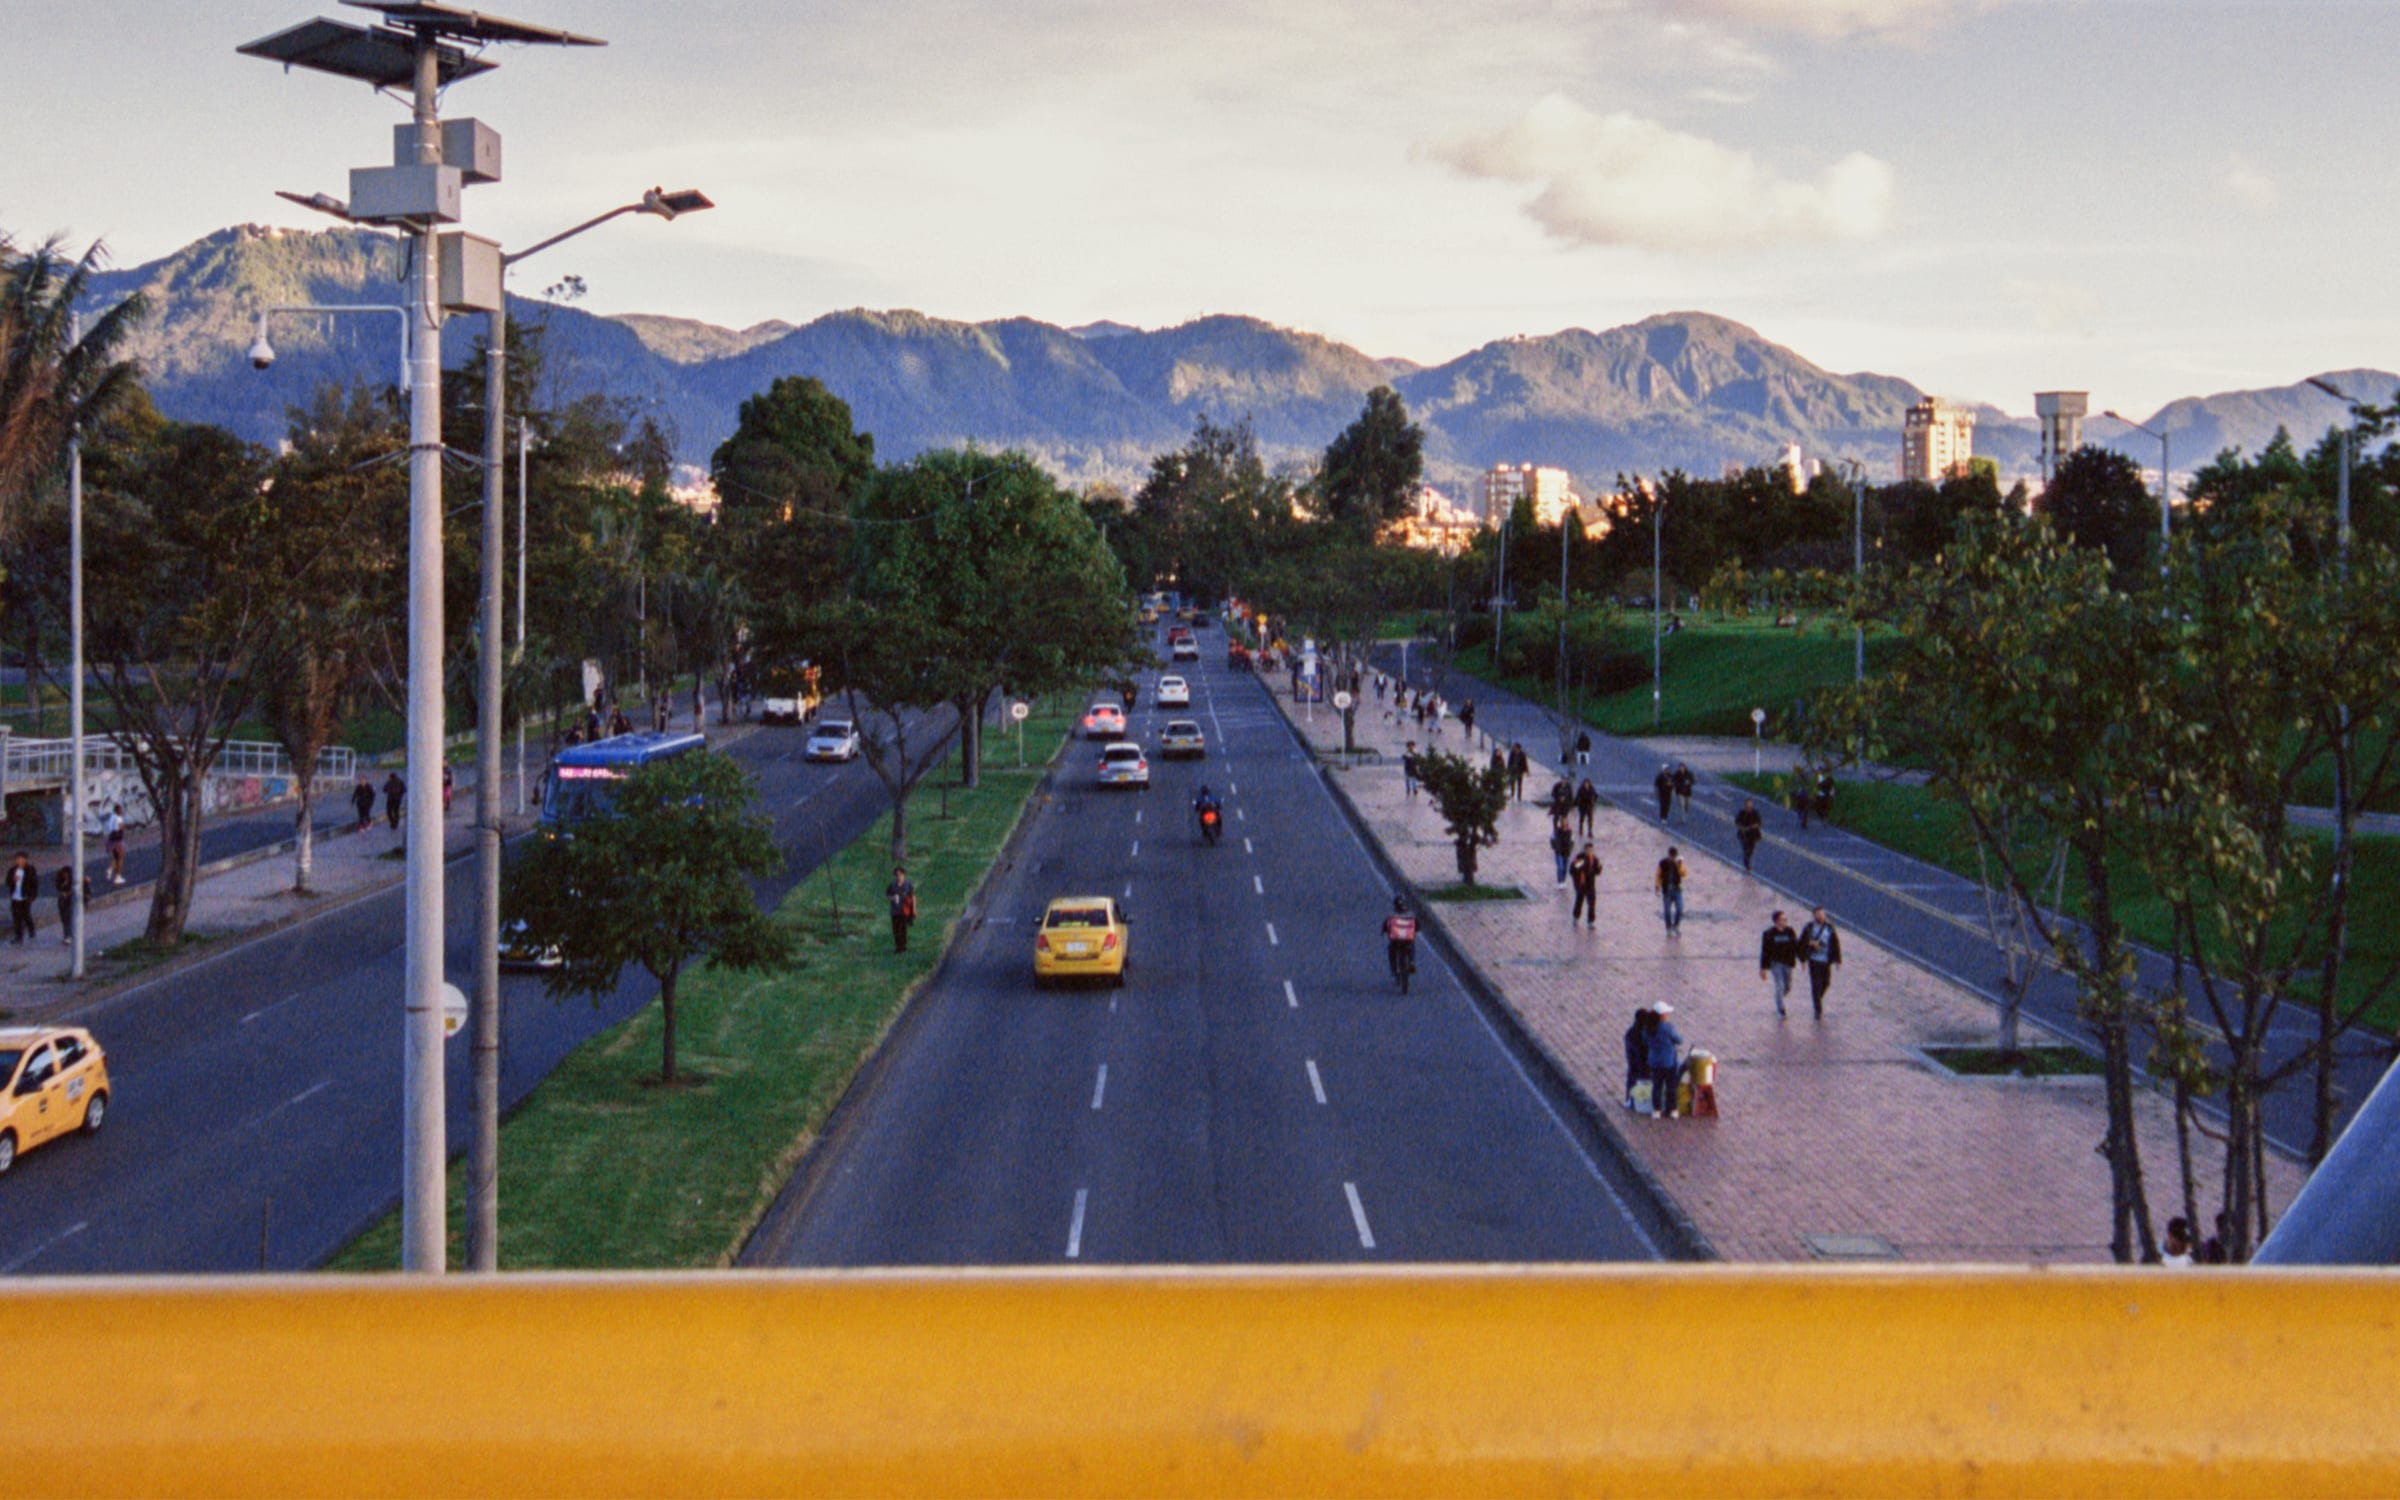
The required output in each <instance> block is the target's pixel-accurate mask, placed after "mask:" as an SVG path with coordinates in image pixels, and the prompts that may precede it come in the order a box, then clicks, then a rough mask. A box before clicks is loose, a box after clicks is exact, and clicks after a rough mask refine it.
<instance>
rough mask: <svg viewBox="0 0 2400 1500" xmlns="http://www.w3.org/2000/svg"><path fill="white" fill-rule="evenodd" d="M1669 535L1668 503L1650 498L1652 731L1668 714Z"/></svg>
mask: <svg viewBox="0 0 2400 1500" xmlns="http://www.w3.org/2000/svg"><path fill="white" fill-rule="evenodd" d="M1666 533H1667V502H1666V501H1665V500H1663V499H1661V498H1660V497H1659V496H1658V495H1656V494H1655V493H1654V494H1652V495H1651V496H1650V727H1651V728H1652V729H1656V728H1657V727H1658V726H1659V720H1660V716H1661V715H1662V714H1664V713H1665V712H1666V704H1665V698H1664V695H1663V689H1664V687H1665V685H1666V660H1667V658H1666V648H1665V645H1664V644H1663V643H1664V642H1665V640H1666V632H1665V626H1666V619H1665V616H1666V597H1665V590H1666V583H1665V578H1666V572H1665V567H1664V564H1665V560H1666V540H1665V538H1666Z"/></svg>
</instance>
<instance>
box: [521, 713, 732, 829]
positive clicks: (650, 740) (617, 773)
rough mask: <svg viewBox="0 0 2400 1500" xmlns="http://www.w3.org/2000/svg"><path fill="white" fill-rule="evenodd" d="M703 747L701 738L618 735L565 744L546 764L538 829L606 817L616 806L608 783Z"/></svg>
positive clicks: (704, 742) (703, 743)
mask: <svg viewBox="0 0 2400 1500" xmlns="http://www.w3.org/2000/svg"><path fill="white" fill-rule="evenodd" d="M707 748H708V740H707V738H706V737H705V736H703V735H698V734H693V733H691V732H689V731H686V732H684V733H682V734H655V733H650V732H648V731H645V732H643V733H641V734H620V735H618V736H616V737H615V738H614V739H606V740H594V741H593V742H592V743H590V744H588V745H569V746H568V747H567V748H566V749H564V750H561V751H559V752H558V759H556V760H554V761H552V762H551V763H550V777H549V785H548V786H547V787H545V788H544V789H543V791H542V826H543V827H544V828H547V829H550V830H553V831H555V830H558V829H562V828H571V827H573V826H574V825H575V824H577V823H581V822H583V821H584V820H586V819H587V818H594V817H602V816H605V815H606V814H607V813H608V811H609V809H610V808H611V807H612V806H613V805H614V804H615V794H614V793H613V791H612V790H611V788H610V783H612V782H616V781H622V780H623V779H624V778H625V776H626V775H627V774H628V773H629V772H631V771H632V770H633V769H634V767H636V766H647V765H652V764H655V763H656V762H658V761H662V760H673V759H674V758H675V757H677V756H679V755H690V754H692V753H694V752H696V751H700V750H705V749H707Z"/></svg>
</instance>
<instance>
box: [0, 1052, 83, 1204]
mask: <svg viewBox="0 0 2400 1500" xmlns="http://www.w3.org/2000/svg"><path fill="white" fill-rule="evenodd" d="M107 1118H108V1059H107V1058H106V1057H104V1056H102V1055H101V1052H100V1044H99V1042H97V1041H95V1040H93V1038H92V1034H91V1033H90V1032H88V1031H85V1030H83V1029H82V1028H80V1027H75V1026H11V1027H0V1172H5V1171H7V1170H8V1169H9V1168H10V1167H13V1166H15V1165H16V1163H17V1153H19V1152H21V1151H31V1150H32V1149H33V1148H34V1147H36V1146H39V1145H41V1144H42V1143H43V1142H45V1141H49V1140H54V1139H56V1138H57V1137H59V1136H62V1135H65V1134H67V1133H68V1132H69V1131H73V1130H80V1131H82V1132H83V1133H84V1134H85V1135H92V1134H95V1133H96V1132H98V1130H99V1129H100V1126H101V1123H102V1122H103V1121H105V1120H106V1119H107Z"/></svg>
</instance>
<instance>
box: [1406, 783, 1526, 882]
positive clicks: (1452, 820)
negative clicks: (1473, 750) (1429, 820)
mask: <svg viewBox="0 0 2400 1500" xmlns="http://www.w3.org/2000/svg"><path fill="white" fill-rule="evenodd" d="M1417 779H1418V780H1419V781H1421V782H1423V783H1424V784H1425V791H1426V794H1427V795H1429V796H1430V797H1432V798H1433V802H1434V805H1435V806H1436V807H1438V808H1440V809H1441V812H1442V822H1443V824H1444V825H1445V826H1446V827H1447V829H1448V831H1449V834H1450V843H1451V847H1452V848H1454V849H1456V850H1457V851H1458V878H1459V879H1460V880H1461V881H1462V882H1463V883H1465V884H1467V885H1473V884H1474V883H1475V865H1476V856H1477V853H1478V852H1479V851H1481V850H1484V849H1488V848H1490V847H1491V846H1492V845H1494V844H1497V843H1499V842H1500V812H1501V810H1502V809H1503V808H1505V807H1507V806H1508V773H1507V772H1506V771H1504V770H1500V769H1497V768H1495V767H1492V766H1488V765H1486V766H1477V765H1475V764H1473V763H1471V762H1469V761H1467V760H1464V759H1462V758H1460V757H1459V756H1456V755H1452V754H1450V753H1449V752H1447V751H1442V750H1436V751H1434V752H1432V753H1431V754H1429V755H1426V756H1424V757H1422V758H1421V759H1420V760H1419V762H1418V768H1417Z"/></svg>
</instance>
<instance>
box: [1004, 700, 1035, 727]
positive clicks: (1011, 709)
mask: <svg viewBox="0 0 2400 1500" xmlns="http://www.w3.org/2000/svg"><path fill="white" fill-rule="evenodd" d="M1008 716H1009V717H1010V718H1012V719H1014V720H1016V721H1017V722H1018V723H1020V724H1022V723H1024V722H1025V721H1026V720H1027V719H1029V718H1031V717H1032V716H1033V705H1032V704H1030V703H1027V702H1026V701H1025V700H1024V699H1022V698H1020V699H1018V700H1017V701H1016V702H1014V703H1011V704H1010V705H1009V706H1008Z"/></svg>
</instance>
